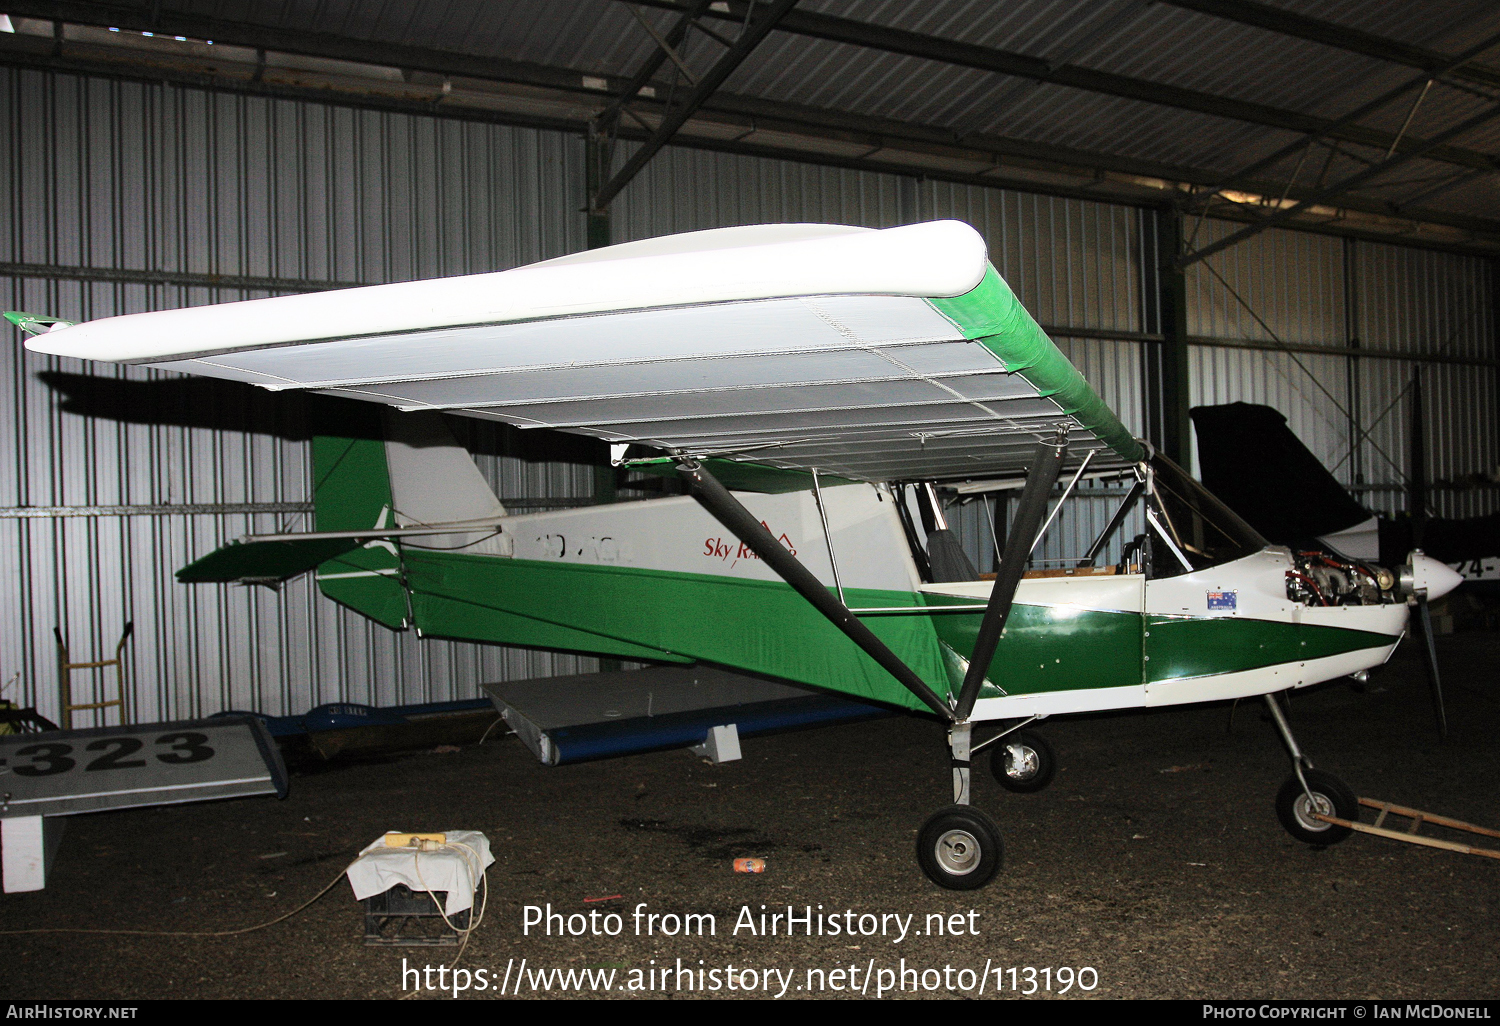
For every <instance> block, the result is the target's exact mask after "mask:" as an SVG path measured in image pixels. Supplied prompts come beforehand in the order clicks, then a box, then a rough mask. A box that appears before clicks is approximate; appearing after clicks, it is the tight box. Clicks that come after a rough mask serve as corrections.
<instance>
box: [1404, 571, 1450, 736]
mask: <svg viewBox="0 0 1500 1026" xmlns="http://www.w3.org/2000/svg"><path fill="white" fill-rule="evenodd" d="M1462 583H1463V575H1461V574H1459V573H1458V572H1457V571H1456V570H1454V569H1453V568H1452V567H1450V566H1448V565H1447V564H1446V563H1441V562H1439V561H1438V560H1436V559H1433V558H1432V557H1431V556H1424V555H1423V554H1422V550H1421V549H1413V550H1412V552H1411V554H1410V555H1409V556H1407V562H1406V565H1405V566H1403V567H1402V568H1401V593H1402V594H1403V595H1405V596H1406V601H1407V604H1408V605H1411V606H1415V607H1416V610H1417V616H1416V621H1417V623H1418V624H1420V625H1421V633H1422V641H1423V652H1424V654H1425V655H1426V660H1425V665H1426V667H1427V686H1428V688H1429V689H1430V690H1431V691H1432V712H1433V716H1434V717H1435V718H1436V719H1437V726H1438V734H1439V736H1441V737H1447V736H1448V713H1447V711H1446V709H1444V707H1443V678H1442V674H1441V673H1440V672H1439V671H1438V661H1437V645H1436V644H1435V643H1434V640H1433V633H1432V612H1431V610H1430V609H1429V608H1428V600H1429V599H1436V598H1442V597H1443V596H1444V595H1446V594H1448V592H1450V591H1452V590H1453V589H1454V588H1456V587H1458V586H1459V585H1460V584H1462Z"/></svg>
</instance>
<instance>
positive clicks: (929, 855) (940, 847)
mask: <svg viewBox="0 0 1500 1026" xmlns="http://www.w3.org/2000/svg"><path fill="white" fill-rule="evenodd" d="M970 733H971V725H970V724H969V723H967V722H965V723H955V724H953V726H951V727H950V728H949V730H948V746H949V747H950V748H951V749H952V751H953V804H952V805H950V806H948V807H947V808H946V809H940V810H938V811H937V812H935V813H933V814H932V816H931V817H929V818H928V820H927V822H926V823H924V824H922V829H921V830H920V831H918V832H917V862H918V863H919V864H920V865H921V867H922V872H924V873H926V874H927V879H929V880H931V881H932V882H933V883H935V884H937V885H938V886H939V887H944V888H947V889H948V890H951V891H972V890H977V889H978V888H980V887H983V886H984V885H985V884H987V883H989V882H990V881H991V880H993V879H994V878H995V874H996V873H997V872H998V871H999V869H1000V862H1001V858H1002V853H1001V843H1000V828H999V827H997V826H996V825H995V821H994V820H993V819H991V818H990V817H989V816H988V815H986V814H985V813H983V812H981V811H980V810H979V809H976V808H974V807H973V806H972V805H970V804H969V738H970Z"/></svg>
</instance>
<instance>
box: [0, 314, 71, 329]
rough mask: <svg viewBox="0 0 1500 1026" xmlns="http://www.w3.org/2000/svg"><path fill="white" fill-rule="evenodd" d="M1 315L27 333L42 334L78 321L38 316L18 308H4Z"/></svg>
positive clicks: (68, 326) (67, 326)
mask: <svg viewBox="0 0 1500 1026" xmlns="http://www.w3.org/2000/svg"><path fill="white" fill-rule="evenodd" d="M3 316H4V317H5V319H6V320H7V321H10V323H12V324H14V325H15V326H16V327H18V328H20V329H21V330H22V331H24V332H26V334H28V335H44V334H46V333H47V332H49V331H51V330H53V329H54V328H71V327H72V326H73V325H75V324H77V323H78V322H77V321H65V320H63V319H62V318H61V317H38V316H37V315H36V314H29V313H23V312H22V311H20V310H6V311H5V313H4V314H3Z"/></svg>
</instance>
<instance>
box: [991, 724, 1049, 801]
mask: <svg viewBox="0 0 1500 1026" xmlns="http://www.w3.org/2000/svg"><path fill="white" fill-rule="evenodd" d="M990 772H991V773H993V774H994V776H995V779H996V780H998V781H1000V786H1001V787H1003V788H1005V789H1006V790H1007V791H1015V792H1016V793H1018V794H1031V793H1032V792H1034V791H1040V790H1041V789H1042V788H1044V787H1046V786H1047V785H1048V784H1050V783H1052V778H1053V776H1055V775H1056V773H1057V755H1056V754H1055V753H1054V752H1053V751H1052V746H1051V745H1050V744H1048V743H1047V739H1046V738H1044V737H1042V735H1040V734H1036V733H1033V732H1031V731H1029V730H1022V731H1018V732H1016V733H1014V734H1012V735H1010V737H1007V738H1002V739H1001V740H999V741H996V742H995V751H994V754H993V755H991V756H990Z"/></svg>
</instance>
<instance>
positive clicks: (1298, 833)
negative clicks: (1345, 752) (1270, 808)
mask: <svg viewBox="0 0 1500 1026" xmlns="http://www.w3.org/2000/svg"><path fill="white" fill-rule="evenodd" d="M1302 775H1303V776H1305V777H1306V778H1307V788H1306V790H1304V789H1303V787H1302V781H1301V780H1299V779H1297V774H1295V773H1293V774H1292V775H1291V777H1290V778H1288V779H1287V782H1286V783H1284V784H1282V785H1281V790H1280V791H1278V792H1276V818H1277V819H1279V820H1281V825H1282V826H1284V827H1286V832H1287V833H1289V834H1291V835H1292V836H1293V837H1295V838H1296V839H1297V840H1299V841H1305V842H1306V843H1308V844H1317V845H1329V844H1338V843H1339V842H1340V841H1342V840H1343V839H1344V838H1346V837H1348V836H1349V835H1350V834H1351V833H1353V831H1352V830H1350V829H1349V828H1348V827H1341V826H1339V825H1337V824H1335V823H1325V822H1323V821H1322V820H1321V819H1314V818H1313V813H1318V814H1320V815H1324V816H1337V817H1338V818H1339V819H1347V820H1350V821H1353V820H1356V819H1358V818H1359V799H1358V798H1356V797H1355V795H1354V792H1353V791H1351V790H1349V785H1348V784H1345V783H1344V782H1343V781H1342V780H1340V779H1339V778H1338V777H1336V776H1334V775H1333V774H1332V773H1324V772H1323V771H1322V770H1315V769H1308V770H1303V771H1302ZM1309 792H1311V798H1312V800H1311V801H1309V800H1308V793H1309Z"/></svg>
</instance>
